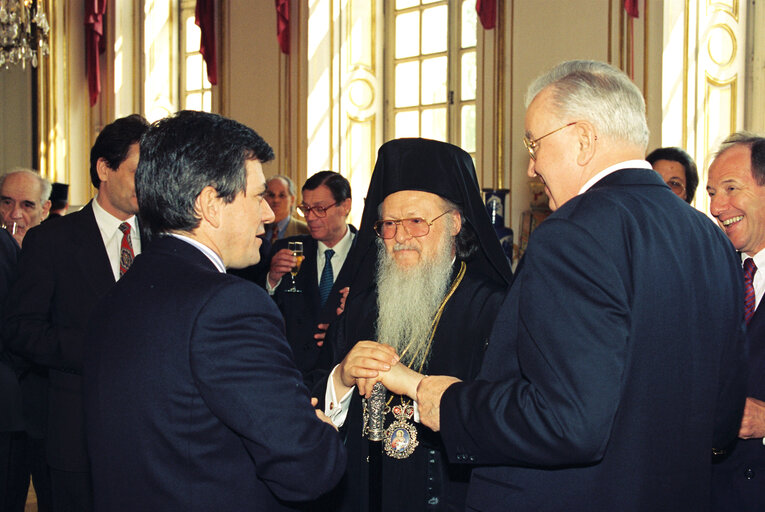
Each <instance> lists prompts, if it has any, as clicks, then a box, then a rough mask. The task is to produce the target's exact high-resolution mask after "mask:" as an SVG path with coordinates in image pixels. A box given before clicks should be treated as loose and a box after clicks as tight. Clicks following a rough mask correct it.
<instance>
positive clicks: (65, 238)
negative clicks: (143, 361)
mask: <svg viewBox="0 0 765 512" xmlns="http://www.w3.org/2000/svg"><path fill="white" fill-rule="evenodd" d="M145 244H146V242H145V241H144V242H143V243H142V249H143V248H145ZM112 286H114V274H113V273H112V268H111V266H110V264H109V257H108V255H107V253H106V248H105V247H104V243H103V239H102V238H101V232H100V231H99V229H98V224H96V218H95V216H94V215H93V208H92V206H91V204H90V203H89V204H87V205H86V206H85V207H84V208H82V209H81V210H80V211H78V212H74V213H71V214H69V215H66V216H64V217H62V218H60V219H58V220H56V221H55V222H46V223H43V224H40V225H39V226H37V227H35V228H33V229H30V230H29V232H28V233H27V234H26V235H25V237H24V246H23V248H22V251H21V256H20V258H19V265H18V280H17V281H16V283H15V284H14V286H13V288H12V291H11V295H12V296H13V297H14V301H13V302H11V303H9V308H8V309H9V310H8V317H7V318H6V322H5V325H4V327H3V339H4V342H5V343H6V345H7V347H8V348H9V349H11V350H12V351H13V352H15V353H17V354H18V355H20V356H22V357H24V358H27V359H29V360H30V361H32V362H33V363H35V364H39V365H41V366H45V367H48V368H49V371H48V375H49V378H50V387H49V395H48V431H47V437H46V453H47V459H48V464H50V465H51V466H52V467H54V468H56V469H59V470H63V471H87V470H88V457H87V452H86V450H85V434H84V425H83V412H82V376H81V372H82V356H83V351H82V341H83V337H84V335H85V329H86V327H87V323H88V318H89V317H90V313H91V311H92V310H93V307H94V306H95V304H96V303H97V302H98V300H99V299H100V298H101V297H103V296H104V294H106V292H107V291H108V290H109V288H111V287H112Z"/></svg>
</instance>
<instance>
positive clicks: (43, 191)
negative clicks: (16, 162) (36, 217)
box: [0, 167, 52, 206]
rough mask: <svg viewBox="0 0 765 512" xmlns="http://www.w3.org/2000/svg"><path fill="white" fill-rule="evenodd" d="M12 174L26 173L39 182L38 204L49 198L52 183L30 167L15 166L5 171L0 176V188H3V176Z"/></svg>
mask: <svg viewBox="0 0 765 512" xmlns="http://www.w3.org/2000/svg"><path fill="white" fill-rule="evenodd" d="M14 174H27V175H29V176H31V177H33V178H35V179H36V180H37V182H38V183H39V184H40V206H42V205H43V203H45V201H47V200H48V199H49V198H50V191H51V188H52V185H51V183H50V181H48V180H47V179H46V178H44V177H42V176H41V175H40V173H38V172H37V171H34V170H32V169H25V168H23V167H17V168H15V169H13V170H10V171H6V172H4V173H3V174H2V176H0V190H2V189H3V185H4V184H5V178H7V177H8V176H12V175H14Z"/></svg>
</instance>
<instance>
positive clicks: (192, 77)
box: [186, 53, 204, 91]
mask: <svg viewBox="0 0 765 512" xmlns="http://www.w3.org/2000/svg"><path fill="white" fill-rule="evenodd" d="M203 65H204V60H202V54H200V53H197V54H196V55H189V56H188V57H186V90H187V91H198V90H199V89H201V88H202V75H203V74H204V68H203Z"/></svg>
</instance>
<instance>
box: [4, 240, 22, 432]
mask: <svg viewBox="0 0 765 512" xmlns="http://www.w3.org/2000/svg"><path fill="white" fill-rule="evenodd" d="M18 252H19V246H18V244H16V241H15V240H14V239H13V237H12V236H11V235H10V234H9V233H8V232H7V231H6V230H4V229H0V304H3V303H4V302H7V300H6V299H7V297H8V290H9V289H10V287H11V283H12V282H13V280H14V278H15V276H16V260H17V258H18ZM4 308H7V306H4ZM3 313H4V312H3ZM0 316H2V315H0ZM0 325H2V324H0ZM23 429H24V419H23V416H22V414H21V389H20V388H19V383H18V381H17V380H16V373H15V371H14V370H13V362H12V359H11V355H10V354H8V353H7V352H6V351H5V349H4V347H3V343H2V340H0V432H12V431H17V430H23Z"/></svg>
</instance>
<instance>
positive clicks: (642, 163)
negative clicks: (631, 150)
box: [579, 160, 653, 194]
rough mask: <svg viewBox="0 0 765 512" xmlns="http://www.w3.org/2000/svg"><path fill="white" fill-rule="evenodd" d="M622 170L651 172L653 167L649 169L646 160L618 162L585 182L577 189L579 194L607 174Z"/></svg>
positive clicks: (649, 165) (649, 166)
mask: <svg viewBox="0 0 765 512" xmlns="http://www.w3.org/2000/svg"><path fill="white" fill-rule="evenodd" d="M622 169H648V170H651V171H652V170H653V167H651V164H649V163H648V162H647V161H646V160H627V161H625V162H619V163H618V164H614V165H612V166H610V167H606V168H605V169H603V170H602V171H600V172H599V173H598V174H596V175H595V176H593V177H592V178H590V179H589V180H587V183H585V184H584V185H583V186H582V188H581V189H579V194H584V193H585V192H587V191H588V190H590V188H592V186H593V185H594V184H596V183H597V182H599V181H600V180H602V179H603V178H605V177H606V176H608V175H609V174H613V173H615V172H616V171H621V170H622Z"/></svg>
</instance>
